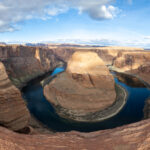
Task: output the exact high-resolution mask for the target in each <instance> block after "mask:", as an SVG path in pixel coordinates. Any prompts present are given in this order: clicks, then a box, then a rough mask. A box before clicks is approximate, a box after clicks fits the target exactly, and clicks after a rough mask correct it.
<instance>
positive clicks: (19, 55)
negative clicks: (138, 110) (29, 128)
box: [0, 45, 150, 150]
mask: <svg viewBox="0 0 150 150" xmlns="http://www.w3.org/2000/svg"><path fill="white" fill-rule="evenodd" d="M55 47H56V48H55ZM55 47H53V46H51V47H49V48H48V47H47V46H46V47H29V46H18V45H15V46H7V45H3V46H0V61H3V63H4V64H5V69H6V71H7V74H8V75H9V78H10V79H11V81H13V84H15V85H17V86H18V87H22V86H23V85H24V83H26V82H27V81H29V80H31V79H33V78H35V77H37V76H39V75H41V74H43V73H45V72H47V71H49V70H53V69H54V68H55V67H56V66H58V65H59V64H61V63H62V62H65V63H66V62H68V60H69V58H70V57H71V55H72V54H73V53H74V52H75V51H81V50H83V51H85V50H88V51H93V52H96V53H97V54H98V55H99V56H100V57H101V58H102V60H103V61H104V62H105V63H106V64H107V65H113V67H115V69H118V70H121V71H122V72H123V73H124V72H125V73H127V74H128V73H130V74H132V75H136V76H137V75H138V77H139V78H141V79H143V80H144V81H146V82H147V83H150V82H149V81H150V76H149V73H150V71H149V70H150V69H149V66H150V65H149V63H148V62H149V56H150V52H149V51H145V50H143V49H135V48H126V47H123V48H121V47H119V48H118V47H102V48H95V47H94V48H93V47H92V48H80V47H79V48H74V47H64V48H62V47H61V46H55ZM38 54H39V55H38ZM137 54H138V56H139V57H137ZM123 55H124V56H125V55H126V58H128V59H125V60H127V61H124V60H123V61H122V59H120V57H122V56H123ZM131 56H132V57H131ZM135 56H136V57H135ZM130 57H131V58H134V59H130V60H132V61H129V58H130ZM135 61H136V62H137V64H139V65H138V67H137V68H136V69H135V68H134V70H133V69H131V68H132V67H131V65H128V64H129V62H132V64H134V62H135ZM27 62H28V63H27ZM122 62H123V63H122ZM138 62H139V63H138ZM117 63H118V64H117ZM122 64H123V66H122ZM125 66H127V68H128V69H127V70H124V69H122V68H124V67H125ZM129 66H130V67H129ZM1 68H2V70H4V69H3V68H4V66H3V65H2V64H1ZM131 70H132V71H131ZM0 71H1V69H0ZM3 74H5V75H6V73H5V72H3ZM5 75H4V76H5ZM5 77H6V78H7V75H6V76H5ZM3 79H4V77H3V76H2V75H0V80H1V82H0V88H1V87H3V84H4V83H7V82H8V81H10V80H8V78H7V79H6V80H3ZM2 81H3V82H2ZM9 84H10V85H9V86H10V87H11V91H9V93H7V94H6V92H7V91H8V89H9V88H8V89H7V90H1V89H0V110H1V112H0V124H1V125H2V126H5V127H6V128H9V129H11V130H18V129H20V128H22V127H25V126H26V124H27V122H28V121H27V120H28V117H27V116H29V114H28V112H27V111H26V110H27V108H26V107H25V105H24V102H23V99H22V98H21V95H20V92H19V90H18V89H16V88H15V87H14V86H13V85H12V83H11V82H9ZM3 88H4V87H3ZM1 95H2V96H1ZM3 96H5V99H4V98H3ZM9 98H10V99H9ZM12 102H13V103H12ZM145 109H146V114H145V116H146V118H147V117H149V112H150V111H149V101H147V105H146V107H145ZM6 110H7V111H6ZM18 110H20V112H18V113H16V112H17V111H18ZM21 110H24V111H23V112H24V113H23V112H22V111H21ZM26 112H27V113H26ZM14 114H15V115H14ZM19 115H20V117H21V116H22V117H21V118H24V119H22V120H24V121H21V119H17V118H18V116H19ZM1 118H4V119H2V120H1ZM11 118H12V119H11ZM25 118H26V119H25ZM16 120H18V121H16ZM20 121H21V124H20ZM6 128H2V127H0V149H2V150H37V149H38V150H47V149H52V150H58V149H62V150H67V149H68V150H70V149H75V150H76V149H87V150H97V149H99V150H149V149H150V134H149V133H150V120H149V119H148V120H143V121H140V122H137V123H135V124H131V125H126V126H123V127H119V128H115V129H109V130H105V131H98V132H91V133H79V132H69V133H56V134H46V135H43V134H41V133H40V134H36V135H24V134H18V133H15V132H12V131H10V130H7V129H6Z"/></svg>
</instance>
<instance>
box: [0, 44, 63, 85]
mask: <svg viewBox="0 0 150 150" xmlns="http://www.w3.org/2000/svg"><path fill="white" fill-rule="evenodd" d="M0 60H1V61H2V62H3V63H4V65H5V67H6V71H7V73H8V75H9V77H10V79H11V80H12V82H13V83H14V85H16V86H17V87H22V86H23V85H24V84H25V83H27V82H28V81H30V80H31V79H34V78H35V77H37V76H40V75H42V74H44V73H46V72H49V71H50V70H51V71H52V70H53V69H54V68H56V67H57V66H59V65H62V64H63V61H61V60H60V59H58V58H57V56H56V55H54V54H53V51H52V50H47V49H46V48H36V47H27V46H18V45H13V46H0Z"/></svg>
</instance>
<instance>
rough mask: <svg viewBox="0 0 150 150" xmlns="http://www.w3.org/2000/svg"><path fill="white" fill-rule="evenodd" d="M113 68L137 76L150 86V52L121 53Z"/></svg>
mask: <svg viewBox="0 0 150 150" xmlns="http://www.w3.org/2000/svg"><path fill="white" fill-rule="evenodd" d="M113 66H114V67H115V69H116V70H117V71H121V72H125V73H127V74H132V75H136V76H137V77H140V78H141V79H142V80H144V81H145V82H147V83H148V84H150V52H149V51H136V52H120V53H119V54H118V56H117V57H116V59H115V60H114V63H113Z"/></svg>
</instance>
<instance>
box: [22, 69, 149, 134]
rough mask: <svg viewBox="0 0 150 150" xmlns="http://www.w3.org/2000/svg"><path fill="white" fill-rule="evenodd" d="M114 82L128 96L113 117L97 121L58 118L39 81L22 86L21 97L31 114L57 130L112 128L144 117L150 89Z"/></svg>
mask: <svg viewBox="0 0 150 150" xmlns="http://www.w3.org/2000/svg"><path fill="white" fill-rule="evenodd" d="M62 71H64V69H63V68H56V69H55V70H54V72H53V73H52V74H51V75H55V74H58V73H60V72H62ZM115 83H116V84H118V85H120V86H122V87H123V88H124V89H125V90H126V91H127V92H128V98H127V102H126V104H125V106H124V107H123V109H122V110H121V111H120V112H119V113H118V114H117V115H115V116H114V117H111V118H109V119H107V120H105V121H101V122H97V123H83V122H82V123H81V122H72V121H69V120H66V119H63V118H60V117H59V116H58V115H57V114H56V113H55V110H54V109H53V107H52V105H51V104H50V103H49V102H48V101H47V100H46V99H45V97H44V95H43V88H42V86H41V85H40V81H39V82H37V81H36V82H34V83H33V82H32V83H31V84H30V83H29V84H28V85H27V86H26V87H25V88H23V90H22V92H23V97H24V99H25V100H26V102H27V106H28V109H29V111H30V112H31V114H33V115H34V116H35V118H37V119H38V120H39V121H40V122H42V123H43V124H44V125H46V126H47V127H48V128H50V129H52V130H54V131H58V132H64V131H71V130H77V131H81V132H91V131H97V130H103V129H109V128H114V127H118V126H122V125H125V124H129V123H133V122H137V121H140V120H142V119H143V118H144V113H143V109H144V105H145V100H146V99H147V98H148V97H149V96H150V90H148V89H147V88H146V87H132V86H129V85H127V84H125V83H122V82H120V81H119V80H118V79H117V78H116V77H115Z"/></svg>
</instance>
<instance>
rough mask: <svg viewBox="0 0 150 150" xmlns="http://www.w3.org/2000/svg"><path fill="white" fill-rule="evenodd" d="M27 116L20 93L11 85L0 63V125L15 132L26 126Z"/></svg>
mask: <svg viewBox="0 0 150 150" xmlns="http://www.w3.org/2000/svg"><path fill="white" fill-rule="evenodd" d="M29 116H30V115H29V112H28V110H27V108H26V105H25V103H24V101H23V99H22V97H21V93H20V91H19V90H18V89H17V88H16V87H15V86H14V85H12V83H11V81H10V80H9V78H8V76H7V74H6V71H5V67H4V65H3V64H2V63H1V62H0V124H1V125H3V126H5V127H7V128H9V129H11V130H15V131H17V130H20V129H22V128H24V127H26V126H27V125H28V121H29Z"/></svg>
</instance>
